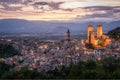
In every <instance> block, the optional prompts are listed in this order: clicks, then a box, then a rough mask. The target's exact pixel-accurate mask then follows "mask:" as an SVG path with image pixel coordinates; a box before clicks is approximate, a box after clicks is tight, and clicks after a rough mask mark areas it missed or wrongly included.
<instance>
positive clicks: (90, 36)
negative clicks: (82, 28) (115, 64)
mask: <svg viewBox="0 0 120 80" xmlns="http://www.w3.org/2000/svg"><path fill="white" fill-rule="evenodd" d="M89 43H90V44H94V43H95V36H94V32H93V31H89Z"/></svg>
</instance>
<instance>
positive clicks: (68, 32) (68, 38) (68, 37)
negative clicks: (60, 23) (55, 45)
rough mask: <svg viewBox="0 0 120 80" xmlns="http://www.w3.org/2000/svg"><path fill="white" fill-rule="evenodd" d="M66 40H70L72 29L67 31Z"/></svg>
mask: <svg viewBox="0 0 120 80" xmlns="http://www.w3.org/2000/svg"><path fill="white" fill-rule="evenodd" d="M66 40H67V41H70V31H69V29H68V31H67V32H66Z"/></svg>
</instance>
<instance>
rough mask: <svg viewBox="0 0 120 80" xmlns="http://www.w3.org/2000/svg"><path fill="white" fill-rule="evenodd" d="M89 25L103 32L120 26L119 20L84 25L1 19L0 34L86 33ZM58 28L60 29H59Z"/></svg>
mask: <svg viewBox="0 0 120 80" xmlns="http://www.w3.org/2000/svg"><path fill="white" fill-rule="evenodd" d="M89 24H91V25H93V26H95V27H96V25H99V24H102V25H103V30H104V31H109V30H112V29H114V28H116V26H119V25H120V20H118V21H113V22H110V23H106V22H86V23H74V22H56V21H28V20H22V19H1V20H0V32H7V33H21V32H26V33H45V32H46V33H49V32H52V33H56V32H63V31H66V29H68V28H69V29H70V30H72V31H73V32H75V31H87V26H88V25H89ZM59 27H62V29H60V28H59Z"/></svg>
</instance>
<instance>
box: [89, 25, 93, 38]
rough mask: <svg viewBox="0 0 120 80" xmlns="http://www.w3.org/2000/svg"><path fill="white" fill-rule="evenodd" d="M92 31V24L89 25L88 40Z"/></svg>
mask: <svg viewBox="0 0 120 80" xmlns="http://www.w3.org/2000/svg"><path fill="white" fill-rule="evenodd" d="M90 31H93V26H92V25H88V40H89V36H90Z"/></svg>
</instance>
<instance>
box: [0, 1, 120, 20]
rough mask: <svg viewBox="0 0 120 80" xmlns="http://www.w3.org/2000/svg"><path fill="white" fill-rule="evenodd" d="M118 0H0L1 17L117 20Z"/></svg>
mask: <svg viewBox="0 0 120 80" xmlns="http://www.w3.org/2000/svg"><path fill="white" fill-rule="evenodd" d="M117 2H118V0H116V1H114V0H110V1H105V3H106V4H104V0H97V1H96V0H91V1H90V0H0V15H1V16H2V17H0V18H23V19H28V20H91V19H92V20H96V19H98V18H99V19H101V20H104V19H108V18H109V19H111V20H115V19H119V17H120V6H118V3H117ZM112 3H113V4H114V5H111V4H112ZM99 19H98V20H99Z"/></svg>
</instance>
